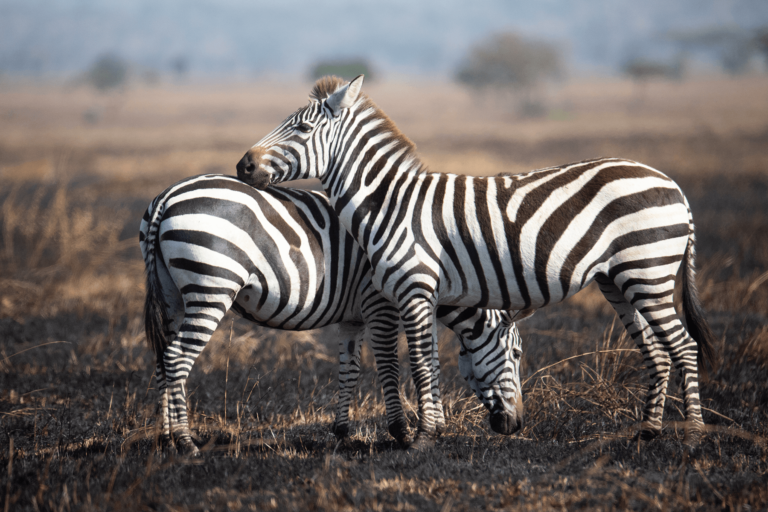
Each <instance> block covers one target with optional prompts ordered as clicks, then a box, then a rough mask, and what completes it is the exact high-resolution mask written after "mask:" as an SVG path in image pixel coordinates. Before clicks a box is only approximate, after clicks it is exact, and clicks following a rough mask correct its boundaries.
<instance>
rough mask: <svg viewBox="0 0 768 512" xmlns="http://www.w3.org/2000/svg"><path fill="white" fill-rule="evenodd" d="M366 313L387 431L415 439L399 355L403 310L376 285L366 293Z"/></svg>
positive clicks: (406, 440) (402, 438) (405, 440)
mask: <svg viewBox="0 0 768 512" xmlns="http://www.w3.org/2000/svg"><path fill="white" fill-rule="evenodd" d="M361 302H362V315H363V319H364V321H365V324H366V326H367V327H368V331H369V332H370V340H371V349H372V350H373V357H374V359H375V360H376V373H377V375H378V377H379V383H380V384H381V388H382V392H383V394H384V405H385V407H386V411H387V430H388V431H389V433H390V435H391V436H392V437H394V438H395V439H396V440H397V442H398V443H400V444H408V443H410V442H411V435H410V431H409V430H410V429H409V428H408V420H407V419H406V417H405V412H404V411H403V402H402V400H401V399H400V362H399V360H398V357H397V329H398V323H399V320H400V313H399V312H398V310H397V308H396V307H395V306H394V305H392V303H390V302H389V301H387V300H385V299H384V298H383V297H382V296H381V295H379V293H378V292H377V291H376V289H375V288H373V286H372V285H370V286H368V287H366V289H365V291H364V292H363V293H362V300H361Z"/></svg>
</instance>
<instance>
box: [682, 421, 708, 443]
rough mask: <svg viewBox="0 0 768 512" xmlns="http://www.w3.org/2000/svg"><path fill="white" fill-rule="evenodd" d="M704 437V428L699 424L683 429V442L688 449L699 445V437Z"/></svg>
mask: <svg viewBox="0 0 768 512" xmlns="http://www.w3.org/2000/svg"><path fill="white" fill-rule="evenodd" d="M702 437H704V429H703V428H702V426H700V425H696V426H694V427H690V428H686V429H685V437H684V438H683V444H684V445H685V446H687V447H688V448H689V449H693V448H696V447H698V446H699V444H700V443H701V438H702Z"/></svg>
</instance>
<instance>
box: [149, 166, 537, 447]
mask: <svg viewBox="0 0 768 512" xmlns="http://www.w3.org/2000/svg"><path fill="white" fill-rule="evenodd" d="M139 239H140V244H141V250H142V254H143V256H144V261H145V264H146V269H147V295H146V303H145V327H146V332H147V341H148V342H149V343H150V345H151V346H152V348H153V349H154V351H155V353H156V356H157V368H156V377H157V381H158V387H159V390H160V397H161V399H160V404H161V409H162V417H163V432H162V434H163V437H164V439H165V440H166V441H170V440H171V439H172V438H171V435H173V437H175V438H176V439H177V441H178V445H179V448H180V449H181V450H182V451H183V452H186V453H192V454H194V453H197V451H198V450H197V448H196V447H195V445H194V443H193V441H192V439H191V435H190V431H189V424H188V418H187V409H186V390H185V381H186V379H187V376H188V375H189V372H190V370H191V369H192V366H193V364H194V362H195V359H196V358H197V356H198V355H199V354H200V352H201V351H202V350H203V348H205V345H206V343H207V342H208V340H209V339H210V337H211V335H212V334H213V332H214V330H215V329H216V327H217V326H218V324H219V322H220V321H221V319H222V317H223V316H224V314H225V313H226V312H227V310H229V309H230V308H231V309H232V310H234V311H235V312H236V313H238V314H239V315H241V316H242V317H243V318H246V319H248V320H250V321H252V322H254V323H257V324H260V325H265V326H269V327H275V328H279V329H287V330H304V329H315V328H318V327H323V326H327V325H331V324H336V323H339V324H340V326H341V331H340V340H341V341H340V342H339V346H340V361H341V365H340V370H339V386H340V397H339V402H338V408H337V413H336V421H335V422H334V426H333V431H334V433H335V434H336V435H337V436H339V437H343V436H345V435H346V434H347V431H348V420H349V416H348V411H349V403H350V400H351V397H352V391H353V389H354V387H355V385H356V383H357V376H358V373H359V354H360V345H361V343H360V341H361V340H362V338H363V337H364V335H365V333H366V328H367V330H368V331H369V333H370V338H371V345H372V347H373V353H374V355H375V358H376V365H377V369H378V373H379V380H380V382H381V384H382V387H383V388H384V397H385V404H386V410H387V419H388V425H389V432H390V433H391V434H392V435H393V436H394V437H395V438H396V439H397V440H398V441H400V442H405V441H406V439H407V435H408V427H407V422H406V420H405V416H404V413H403V409H402V405H401V402H400V396H399V391H398V390H399V382H398V381H399V365H398V359H397V327H398V321H399V314H398V310H397V309H396V308H395V307H394V306H393V305H392V304H391V303H390V302H388V301H387V300H385V299H384V298H383V297H381V295H380V294H379V293H378V292H377V291H376V289H375V288H373V286H372V285H371V272H370V264H369V263H368V260H367V258H366V257H365V253H364V252H363V251H362V250H361V248H360V246H359V245H357V244H356V243H355V241H354V239H353V238H352V237H351V236H350V235H349V234H347V232H346V231H345V230H344V229H343V228H342V227H341V226H340V224H339V220H338V217H337V216H336V214H335V213H334V211H333V209H332V208H331V206H330V204H329V202H328V199H327V197H326V196H325V195H324V194H322V193H320V192H309V191H302V190H293V189H286V188H269V189H267V190H265V191H259V190H256V189H254V188H253V187H250V186H248V185H246V184H244V183H243V182H242V181H240V180H238V179H236V178H234V177H226V176H217V175H206V176H197V177H193V178H189V179H186V180H183V181H181V182H179V183H177V184H175V185H173V186H171V187H170V188H168V189H167V190H166V191H164V192H163V193H162V194H160V195H159V196H158V197H157V198H155V199H154V200H153V201H152V203H151V204H150V206H149V208H148V209H147V211H146V213H145V214H144V217H143V219H142V222H141V228H140V233H139ZM437 316H438V319H440V320H441V321H442V322H443V323H444V324H445V325H447V326H448V327H450V328H451V329H453V330H454V331H455V332H456V333H457V334H458V335H459V339H460V341H461V343H462V349H461V357H460V359H461V361H460V364H459V366H460V369H461V371H462V372H463V376H464V378H465V379H467V381H468V382H469V383H470V386H471V387H472V389H473V390H474V391H475V393H476V394H477V395H478V397H479V398H480V399H481V400H482V401H483V402H484V403H485V404H486V406H487V407H489V408H494V407H499V406H504V405H502V404H504V403H509V402H514V403H515V404H516V406H518V407H519V406H521V403H522V402H520V400H521V393H520V392H519V390H520V382H519V377H518V375H519V363H520V355H521V351H520V344H521V341H520V337H519V333H518V331H517V329H516V327H515V325H514V323H512V320H511V318H510V317H509V316H508V315H507V314H506V313H503V312H497V311H493V310H477V309H475V308H469V309H464V308H456V307H444V308H440V309H439V310H438V311H437ZM435 342H436V339H435ZM433 352H434V357H433V359H432V360H433V362H434V363H433V364H434V365H435V367H434V368H433V370H434V377H435V379H434V380H435V382H434V383H433V384H432V386H433V387H432V393H433V397H434V401H435V407H436V408H437V409H438V412H439V413H441V412H442V404H441V402H440V394H439V388H438V376H439V362H438V359H437V353H436V343H435V347H433ZM502 384H503V390H502V391H501V392H499V391H495V390H494V386H495V387H499V386H500V385H502ZM500 394H501V397H499V395H500ZM518 402H519V403H518ZM439 419H440V420H441V421H442V425H443V426H444V418H439Z"/></svg>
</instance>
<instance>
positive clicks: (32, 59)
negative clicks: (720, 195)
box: [0, 0, 768, 77]
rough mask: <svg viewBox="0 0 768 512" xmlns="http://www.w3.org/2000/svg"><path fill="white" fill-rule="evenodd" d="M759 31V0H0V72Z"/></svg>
mask: <svg viewBox="0 0 768 512" xmlns="http://www.w3.org/2000/svg"><path fill="white" fill-rule="evenodd" d="M761 26H768V0H644V2H636V1H635V0H537V1H535V2H531V1H530V0H528V1H515V0H475V1H459V0H439V1H438V0H418V1H416V0H376V1H373V0H327V1H319V0H281V1H275V2H266V1H256V0H215V1H214V0H129V1H126V0H123V1H113V0H0V72H2V73H5V74H19V73H23V74H39V75H67V74H74V73H77V72H80V71H82V70H83V69H85V68H86V67H87V66H88V65H89V64H90V63H92V62H93V61H94V59H95V58H96V57H97V56H99V55H101V54H104V53H107V52H109V53H113V54H117V55H119V56H121V57H124V58H126V59H128V60H130V61H132V62H134V63H136V64H139V65H141V66H146V67H154V68H157V69H159V70H163V71H165V70H168V69H169V63H170V62H171V60H172V59H174V58H176V57H184V58H185V59H187V61H188V62H189V67H190V73H191V74H194V75H205V76H217V75H219V76H233V75H234V76H244V77H253V76H276V75H277V76H279V75H288V76H300V75H306V73H307V72H308V70H309V68H310V67H311V65H312V64H313V63H315V62H317V61H318V60H319V59H327V58H338V57H353V56H361V57H365V58H368V59H369V60H370V61H371V62H372V63H373V65H374V66H375V68H376V69H378V70H379V71H381V73H382V74H384V75H390V76H396V75H426V76H450V75H451V74H452V73H453V71H454V69H455V67H456V65H457V63H458V62H459V61H460V59H461V58H462V57H463V56H464V55H465V53H466V52H467V49H468V48H469V47H470V46H471V45H472V44H473V43H476V42H477V41H479V40H482V39H483V38H485V37H487V36H488V35H490V34H492V33H495V32H499V31H505V30H510V31H515V32H518V33H521V34H524V35H526V36H529V37H535V38H538V39H544V40H549V41H553V42H555V43H558V44H559V45H560V46H561V47H562V48H563V49H564V50H565V51H566V55H567V60H568V62H569V65H570V66H571V69H572V70H575V71H577V72H579V71H581V72H611V71H613V70H615V69H617V67H618V66H620V65H621V64H622V63H623V62H626V61H627V60H628V59H630V58H634V57H653V58H659V59H663V58H671V55H672V52H673V51H676V50H675V48H674V47H673V45H671V44H670V43H669V41H668V40H666V39H665V38H664V37H663V35H664V34H665V33H667V32H668V31H670V30H697V29H703V28H711V27H730V28H741V29H750V30H752V29H755V28H757V27H761Z"/></svg>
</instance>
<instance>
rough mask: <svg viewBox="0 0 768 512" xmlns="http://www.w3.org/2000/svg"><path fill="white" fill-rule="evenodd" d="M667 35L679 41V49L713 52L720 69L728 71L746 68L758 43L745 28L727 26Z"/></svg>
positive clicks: (730, 72) (734, 71)
mask: <svg viewBox="0 0 768 512" xmlns="http://www.w3.org/2000/svg"><path fill="white" fill-rule="evenodd" d="M667 37H668V38H669V39H671V40H672V41H674V42H676V43H677V44H678V45H680V46H681V47H682V48H683V51H686V52H692V51H699V52H705V53H709V54H712V55H715V57H716V58H717V59H718V60H719V61H720V65H721V66H722V68H723V70H724V71H725V72H727V73H729V74H731V75H738V74H741V73H744V72H745V71H747V70H748V68H749V61H750V59H751V58H752V55H754V52H755V50H756V49H757V48H758V43H759V40H758V39H757V38H755V37H754V36H753V34H752V33H750V32H749V31H748V30H744V29H741V28H735V27H727V26H720V27H709V28H702V29H698V30H691V31H683V32H671V33H669V34H668V35H667Z"/></svg>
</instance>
